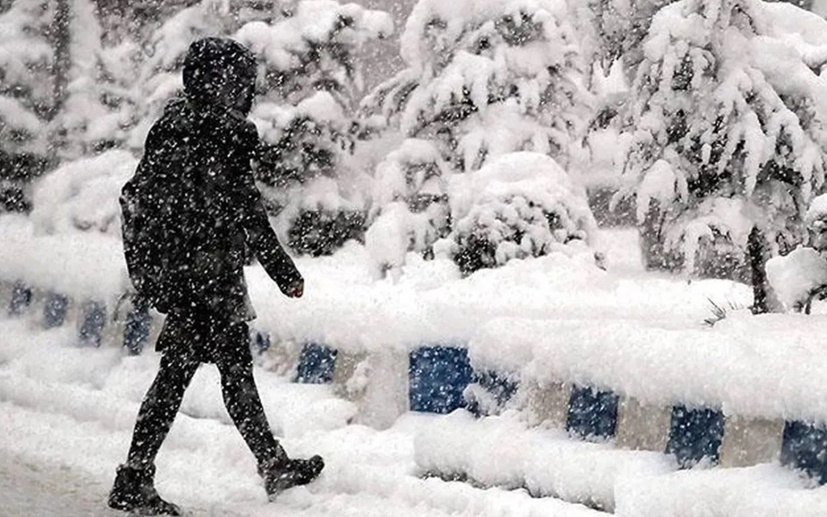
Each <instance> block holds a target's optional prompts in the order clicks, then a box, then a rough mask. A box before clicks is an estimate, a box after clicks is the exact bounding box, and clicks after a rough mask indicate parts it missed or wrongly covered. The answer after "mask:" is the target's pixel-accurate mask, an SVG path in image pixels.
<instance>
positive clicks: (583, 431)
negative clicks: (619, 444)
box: [566, 385, 619, 439]
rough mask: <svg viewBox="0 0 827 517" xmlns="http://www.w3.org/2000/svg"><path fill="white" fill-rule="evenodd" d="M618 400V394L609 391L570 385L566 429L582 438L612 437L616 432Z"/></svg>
mask: <svg viewBox="0 0 827 517" xmlns="http://www.w3.org/2000/svg"><path fill="white" fill-rule="evenodd" d="M618 401H619V397H618V395H617V394H615V393H612V392H611V391H600V390H598V389H595V388H592V387H589V386H578V385H574V386H572V388H571V397H570V398H569V411H568V415H567V417H566V431H568V432H569V433H572V434H574V435H577V436H580V437H582V438H590V439H593V438H598V439H607V438H611V437H613V436H614V435H615V433H616V432H617V406H618Z"/></svg>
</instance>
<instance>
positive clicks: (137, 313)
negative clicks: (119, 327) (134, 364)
mask: <svg viewBox="0 0 827 517" xmlns="http://www.w3.org/2000/svg"><path fill="white" fill-rule="evenodd" d="M151 324H152V320H151V318H150V317H149V310H147V308H146V307H142V308H133V309H132V310H131V311H129V313H128V314H127V315H126V325H125V326H124V329H123V346H124V347H125V348H126V349H127V350H129V354H130V355H140V353H141V352H143V350H144V347H145V346H146V345H147V343H149V329H150V326H151Z"/></svg>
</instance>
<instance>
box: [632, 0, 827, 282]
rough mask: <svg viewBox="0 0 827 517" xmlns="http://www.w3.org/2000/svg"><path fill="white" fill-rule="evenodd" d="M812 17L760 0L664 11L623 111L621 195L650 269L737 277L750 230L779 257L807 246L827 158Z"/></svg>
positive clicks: (711, 0)
mask: <svg viewBox="0 0 827 517" xmlns="http://www.w3.org/2000/svg"><path fill="white" fill-rule="evenodd" d="M792 18H796V19H800V20H805V21H806V22H807V24H805V25H806V26H807V27H811V28H812V27H814V26H815V27H818V29H817V30H811V31H810V32H811V33H812V34H810V35H807V34H804V33H803V32H802V33H801V34H792V32H791V31H800V30H801V28H802V24H799V23H795V22H793V21H792ZM816 18H817V17H815V16H814V15H812V14H810V13H807V12H805V11H802V10H800V9H798V8H795V7H792V6H790V5H788V4H766V3H764V2H761V1H760V0H681V1H679V2H677V3H674V4H670V5H668V6H666V7H664V8H663V9H661V10H660V11H659V12H658V13H657V15H656V16H655V18H654V20H653V22H652V26H651V30H650V33H649V35H648V37H647V39H646V41H645V43H644V46H643V53H644V59H643V61H642V63H641V65H640V67H639V68H638V73H637V76H636V78H635V80H634V83H633V85H632V93H633V96H632V98H633V100H634V102H632V103H630V105H629V106H628V109H627V110H626V112H625V113H624V114H623V116H624V121H625V124H626V127H627V128H628V131H629V132H630V134H631V139H630V145H629V148H628V152H627V159H626V163H625V167H624V173H623V176H624V187H623V190H622V191H621V192H620V194H619V195H618V196H617V198H616V199H620V198H622V197H624V196H633V197H635V198H636V203H637V216H638V222H639V223H640V224H641V225H642V226H643V231H644V235H643V239H642V242H643V246H644V250H643V251H644V254H645V256H646V258H647V262H648V264H649V265H650V266H653V267H667V268H670V269H683V270H685V271H687V272H690V273H698V272H705V273H707V274H710V275H713V276H738V275H739V272H740V274H741V275H743V271H744V269H745V268H746V267H747V265H746V264H747V261H746V250H747V243H748V241H749V240H750V239H751V237H750V235H752V239H754V240H755V241H759V242H760V241H762V240H764V241H766V243H767V245H769V247H770V251H771V252H773V253H778V252H783V251H784V250H789V249H792V248H793V247H794V246H795V244H796V243H799V242H801V240H802V237H803V235H802V231H801V230H802V225H801V217H802V216H803V209H804V208H803V207H806V206H807V202H808V200H809V199H810V198H811V196H812V195H813V194H814V193H816V192H817V191H818V189H820V188H821V186H822V184H823V182H824V170H825V156H827V155H825V151H826V150H827V133H825V131H824V129H823V127H824V123H825V121H827V104H825V100H826V99H827V85H825V84H824V82H823V81H822V80H821V79H820V78H819V76H818V75H816V73H815V72H814V71H813V70H814V69H815V70H817V69H819V68H820V66H821V64H822V62H823V60H822V59H820V58H819V55H820V54H821V55H823V50H824V48H823V47H822V48H821V52H820V53H819V52H817V51H816V50H819V49H818V48H817V47H815V45H821V44H822V43H823V41H824V40H825V38H827V22H825V21H824V20H823V19H821V20H819V19H816ZM785 20H786V25H785V23H782V22H784V21H785ZM816 34H818V35H819V36H816ZM819 39H820V41H819ZM762 235H763V238H762ZM755 249H757V250H759V253H760V246H758V247H756V248H755ZM722 263H723V265H722ZM727 263H728V264H727Z"/></svg>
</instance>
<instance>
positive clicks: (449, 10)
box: [366, 0, 589, 171]
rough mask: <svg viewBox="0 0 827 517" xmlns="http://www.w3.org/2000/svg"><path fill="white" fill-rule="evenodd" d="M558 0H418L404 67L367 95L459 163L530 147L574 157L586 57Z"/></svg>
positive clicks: (584, 108)
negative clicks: (443, 0) (574, 141)
mask: <svg viewBox="0 0 827 517" xmlns="http://www.w3.org/2000/svg"><path fill="white" fill-rule="evenodd" d="M569 16H570V13H569V10H568V6H567V4H566V2H564V1H562V0H539V1H535V0H494V1H483V0H465V1H461V2H442V1H438V0H420V2H419V3H417V5H416V6H415V7H414V10H413V12H412V13H411V16H410V18H409V19H408V23H407V26H406V29H405V33H404V34H403V36H402V57H403V59H404V60H405V62H406V64H407V68H406V69H405V70H403V71H402V72H400V73H399V74H398V75H397V76H395V77H394V78H393V79H391V80H389V81H387V82H385V83H384V84H382V85H380V86H379V87H377V88H376V90H375V91H374V92H373V94H372V95H371V97H370V98H369V99H367V101H366V103H368V104H369V105H371V106H373V108H374V110H376V111H378V112H380V113H382V114H383V115H385V117H386V118H387V119H389V120H390V121H391V122H392V123H393V122H396V123H398V124H399V126H400V128H401V129H402V131H403V132H404V133H405V134H406V135H407V136H408V137H412V138H427V139H432V140H435V141H438V142H440V145H441V148H442V149H441V150H442V152H443V155H444V157H445V158H446V160H447V161H448V162H449V163H450V164H451V168H452V169H453V170H455V171H473V170H477V169H479V168H480V167H481V166H482V165H483V163H484V162H485V161H486V160H487V159H490V158H492V157H494V156H497V155H499V154H504V153H507V152H513V151H525V150H531V151H536V152H542V153H546V154H549V155H551V156H552V157H554V158H555V159H556V160H558V161H559V162H560V163H561V164H563V165H568V162H569V161H570V153H571V151H572V142H573V140H574V139H575V138H576V137H577V136H579V130H581V129H582V124H583V120H584V118H586V117H587V116H588V114H589V96H588V93H587V91H586V89H585V88H584V85H583V79H584V73H585V72H584V64H583V62H582V57H581V55H580V48H579V41H578V37H577V35H576V32H575V30H574V27H573V25H572V24H571V23H569Z"/></svg>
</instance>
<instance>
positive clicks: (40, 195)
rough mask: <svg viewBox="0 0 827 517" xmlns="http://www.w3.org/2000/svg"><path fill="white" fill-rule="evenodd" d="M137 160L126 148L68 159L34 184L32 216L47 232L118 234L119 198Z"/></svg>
mask: <svg viewBox="0 0 827 517" xmlns="http://www.w3.org/2000/svg"><path fill="white" fill-rule="evenodd" d="M137 165H138V161H137V160H136V159H135V158H134V157H133V156H132V155H131V154H130V153H128V152H126V151H108V152H105V153H103V154H101V155H99V156H96V157H93V158H84V159H81V160H75V161H71V162H68V163H66V164H64V165H62V166H60V167H58V168H57V169H56V170H55V171H53V172H50V173H49V174H47V175H46V176H44V177H43V178H42V179H40V180H39V181H38V182H37V184H36V185H35V187H34V192H33V195H32V201H33V204H34V210H33V211H32V214H31V218H32V221H33V222H34V224H35V228H36V229H37V231H38V233H42V234H46V235H54V234H72V233H76V232H79V231H81V232H88V231H94V232H100V233H103V234H108V235H111V236H113V237H119V236H120V207H119V205H118V198H119V197H120V191H121V188H123V185H124V183H126V181H127V180H128V179H129V178H130V177H131V176H132V174H133V173H134V172H135V168H136V167H137Z"/></svg>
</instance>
